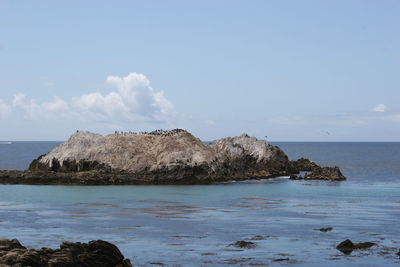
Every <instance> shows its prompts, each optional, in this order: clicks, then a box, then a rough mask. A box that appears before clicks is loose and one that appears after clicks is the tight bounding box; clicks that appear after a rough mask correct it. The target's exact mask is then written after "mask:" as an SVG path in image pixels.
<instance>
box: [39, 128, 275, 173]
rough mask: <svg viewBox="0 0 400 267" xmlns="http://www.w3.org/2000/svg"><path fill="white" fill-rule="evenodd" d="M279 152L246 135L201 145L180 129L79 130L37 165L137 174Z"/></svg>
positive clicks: (260, 158)
mask: <svg viewBox="0 0 400 267" xmlns="http://www.w3.org/2000/svg"><path fill="white" fill-rule="evenodd" d="M278 151H280V150H279V149H278V148H276V147H273V146H271V145H269V144H268V143H267V142H266V141H264V140H258V139H257V138H255V137H250V136H248V135H246V134H242V135H241V136H239V137H233V138H232V137H228V138H223V139H219V140H216V141H214V142H212V143H211V144H204V143H203V142H202V141H201V140H200V139H198V138H196V137H194V136H193V135H191V134H190V133H188V132H187V131H183V130H178V131H176V130H173V131H165V132H158V134H149V133H140V134H135V133H117V134H110V135H107V136H102V135H99V134H94V133H91V132H86V131H79V132H77V133H75V134H74V135H72V136H71V137H70V138H69V140H68V141H66V142H65V143H63V144H60V145H59V146H57V147H56V148H54V149H53V150H51V151H50V152H49V153H48V154H47V155H45V156H44V157H42V158H41V159H40V162H41V163H43V164H46V165H49V166H51V163H52V160H53V158H55V159H57V160H58V161H59V162H60V164H62V162H63V161H65V160H68V161H80V160H85V161H97V162H99V163H104V164H106V165H109V166H110V167H112V168H115V169H122V170H126V171H130V172H138V171H143V170H150V171H151V170H157V169H160V168H162V167H168V166H175V165H186V166H196V165H201V164H208V165H211V164H212V162H223V161H226V160H231V159H237V158H240V157H243V156H244V155H251V156H252V157H254V158H255V159H256V160H257V161H267V160H270V159H273V158H274V157H276V154H277V153H278ZM278 154H279V153H278Z"/></svg>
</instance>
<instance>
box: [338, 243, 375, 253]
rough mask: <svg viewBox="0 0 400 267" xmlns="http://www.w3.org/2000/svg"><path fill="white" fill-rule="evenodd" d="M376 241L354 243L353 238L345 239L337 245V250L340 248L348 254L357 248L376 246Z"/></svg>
mask: <svg viewBox="0 0 400 267" xmlns="http://www.w3.org/2000/svg"><path fill="white" fill-rule="evenodd" d="M375 245H376V244H375V243H372V242H361V243H353V242H351V240H349V239H346V240H345V241H343V242H341V243H340V244H339V245H337V246H336V249H337V250H340V251H341V252H343V253H344V254H346V255H348V254H351V253H352V252H353V250H356V249H368V248H370V247H372V246H375Z"/></svg>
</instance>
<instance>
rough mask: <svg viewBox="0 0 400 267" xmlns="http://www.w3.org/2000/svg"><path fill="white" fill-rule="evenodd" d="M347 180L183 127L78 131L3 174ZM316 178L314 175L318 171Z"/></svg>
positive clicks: (83, 180) (155, 180)
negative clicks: (200, 136)
mask: <svg viewBox="0 0 400 267" xmlns="http://www.w3.org/2000/svg"><path fill="white" fill-rule="evenodd" d="M300 171H312V172H311V174H307V175H305V177H304V179H310V180H311V179H319V180H335V181H340V180H345V177H344V176H343V175H342V174H341V172H340V170H339V168H337V167H335V168H330V167H324V168H322V167H319V166H318V165H317V164H315V163H313V162H311V161H309V160H308V159H304V158H301V159H299V160H297V161H289V159H288V157H287V156H286V154H285V153H284V152H283V151H282V150H281V149H280V148H279V147H277V146H273V145H271V144H269V143H268V142H266V141H265V140H258V139H257V138H255V137H250V136H248V135H247V134H242V135H240V136H238V137H227V138H222V139H219V140H216V141H214V142H211V143H209V144H205V143H204V142H202V141H201V140H200V139H198V138H196V137H195V136H193V135H192V134H190V133H189V132H187V131H185V130H181V129H175V130H170V131H163V130H157V131H153V132H149V133H147V132H144V133H115V134H110V135H107V136H102V135H99V134H95V133H91V132H87V131H77V132H76V133H75V134H74V135H72V136H71V137H70V138H69V140H68V141H66V142H65V143H62V144H60V145H59V146H57V147H55V148H54V149H53V150H51V151H50V152H49V153H47V154H45V155H42V156H40V157H39V158H37V159H35V160H33V161H32V163H31V164H30V166H29V168H28V170H26V171H0V183H11V184H90V185H95V184H98V185H103V184H104V185H105V184H209V183H214V182H224V181H230V180H248V179H264V178H271V177H277V176H289V175H292V177H293V178H294V177H295V178H296V179H303V178H302V177H301V176H293V175H295V174H298V173H299V172H300ZM314 172H315V173H316V175H313V173H314Z"/></svg>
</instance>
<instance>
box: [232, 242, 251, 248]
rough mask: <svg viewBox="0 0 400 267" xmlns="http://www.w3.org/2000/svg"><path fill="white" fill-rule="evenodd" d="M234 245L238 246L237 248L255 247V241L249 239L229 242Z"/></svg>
mask: <svg viewBox="0 0 400 267" xmlns="http://www.w3.org/2000/svg"><path fill="white" fill-rule="evenodd" d="M231 245H232V246H234V247H238V248H255V247H256V243H254V242H249V241H244V240H241V241H236V242H235V243H233V244H231Z"/></svg>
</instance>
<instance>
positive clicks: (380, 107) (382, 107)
mask: <svg viewBox="0 0 400 267" xmlns="http://www.w3.org/2000/svg"><path fill="white" fill-rule="evenodd" d="M372 111H373V112H385V111H386V106H385V105H384V104H379V105H376V106H375V107H374V108H373V109H372Z"/></svg>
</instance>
